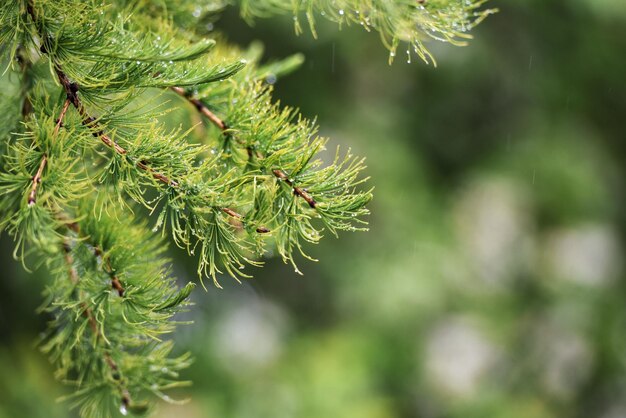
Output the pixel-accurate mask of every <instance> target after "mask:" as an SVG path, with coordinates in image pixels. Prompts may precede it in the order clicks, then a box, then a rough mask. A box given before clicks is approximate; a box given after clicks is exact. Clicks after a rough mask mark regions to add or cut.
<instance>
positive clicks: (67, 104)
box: [54, 99, 70, 138]
mask: <svg viewBox="0 0 626 418" xmlns="http://www.w3.org/2000/svg"><path fill="white" fill-rule="evenodd" d="M69 107H70V99H65V103H63V109H61V114H60V115H59V117H58V119H57V124H56V126H55V127H54V138H56V137H57V135H58V134H59V129H61V126H63V118H65V114H66V113H67V109H68V108H69Z"/></svg>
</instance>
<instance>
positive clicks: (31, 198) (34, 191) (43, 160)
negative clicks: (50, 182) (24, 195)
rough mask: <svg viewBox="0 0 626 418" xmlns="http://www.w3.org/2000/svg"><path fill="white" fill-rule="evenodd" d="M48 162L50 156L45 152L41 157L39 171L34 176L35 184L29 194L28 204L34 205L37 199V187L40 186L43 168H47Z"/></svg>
mask: <svg viewBox="0 0 626 418" xmlns="http://www.w3.org/2000/svg"><path fill="white" fill-rule="evenodd" d="M47 162H48V157H47V156H46V154H44V155H43V156H42V157H41V163H39V168H38V169H37V173H36V174H35V175H34V176H33V185H32V186H31V188H30V193H29V194H28V206H33V205H34V204H35V203H36V201H37V187H39V183H41V176H42V175H43V170H44V169H45V168H46V164H47Z"/></svg>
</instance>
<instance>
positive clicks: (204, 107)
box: [170, 87, 228, 131]
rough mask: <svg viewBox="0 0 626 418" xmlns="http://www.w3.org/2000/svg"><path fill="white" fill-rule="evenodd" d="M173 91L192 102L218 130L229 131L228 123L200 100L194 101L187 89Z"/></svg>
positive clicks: (176, 88)
mask: <svg viewBox="0 0 626 418" xmlns="http://www.w3.org/2000/svg"><path fill="white" fill-rule="evenodd" d="M170 88H171V89H172V90H173V91H175V92H176V93H178V94H179V95H181V96H183V97H184V98H185V99H187V100H188V101H189V102H191V103H192V104H193V105H194V106H195V107H196V109H197V110H198V112H200V113H202V114H203V115H204V116H206V117H207V119H209V120H210V121H211V122H212V123H213V124H214V125H215V126H217V127H218V128H220V129H221V130H222V131H225V130H226V129H228V125H226V123H225V122H224V121H223V120H221V119H220V118H218V117H217V115H215V113H213V112H211V111H210V110H209V108H208V107H207V105H205V104H204V103H202V102H201V101H200V100H198V99H194V98H193V97H191V96H190V95H189V94H188V93H187V92H186V91H185V89H183V88H181V87H170Z"/></svg>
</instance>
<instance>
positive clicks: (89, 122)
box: [26, 0, 269, 233]
mask: <svg viewBox="0 0 626 418" xmlns="http://www.w3.org/2000/svg"><path fill="white" fill-rule="evenodd" d="M26 9H27V12H28V14H29V15H30V16H31V18H32V20H33V22H34V24H35V26H36V27H37V31H38V33H39V36H40V37H41V38H42V39H44V38H45V34H44V33H43V29H42V27H41V24H40V22H39V20H38V18H37V15H36V14H35V10H34V7H33V1H32V0H28V4H27V8H26ZM41 51H42V52H43V53H47V51H46V50H45V48H44V46H43V45H42V48H41ZM52 61H53V62H52V63H53V65H54V69H55V71H56V73H57V77H58V79H59V82H60V83H61V85H62V86H63V89H64V90H65V93H66V95H67V100H68V101H69V102H71V103H72V104H73V105H74V107H75V108H76V110H77V111H78V113H79V114H80V116H81V118H82V124H83V125H85V126H86V127H88V128H91V129H94V131H93V135H94V136H95V137H98V138H100V140H101V141H102V142H103V143H104V144H105V145H107V146H108V147H109V148H112V149H113V150H115V152H116V153H117V154H119V155H127V153H128V152H127V150H126V149H125V148H124V147H122V146H121V145H119V144H118V143H116V142H115V141H114V140H113V139H112V138H111V137H110V136H108V135H107V134H106V133H105V132H104V130H103V129H102V128H101V127H100V126H99V125H98V122H97V120H96V118H94V117H92V116H91V115H89V113H88V112H87V110H86V109H85V106H84V105H83V103H82V101H81V100H80V98H79V97H78V94H77V93H78V85H77V84H76V83H73V82H71V81H70V79H69V78H68V77H67V75H66V74H65V73H64V72H63V69H62V68H61V66H60V65H59V63H58V62H55V61H54V60H52ZM173 89H175V90H174V91H176V92H177V93H179V94H181V91H182V93H184V90H182V89H180V88H179V87H174V88H173ZM176 89H178V90H176ZM179 90H180V91H179ZM188 100H195V99H191V98H188ZM197 102H198V104H197V105H196V108H197V109H198V110H199V111H200V112H201V113H202V114H203V115H205V116H206V117H207V118H209V119H210V120H211V122H213V123H214V124H217V126H218V127H219V128H220V129H222V130H226V129H227V128H228V127H227V126H226V124H225V123H224V122H222V121H221V120H220V119H219V118H217V116H215V115H214V114H213V113H212V112H211V111H210V110H209V109H208V108H207V107H206V106H204V104H202V103H201V102H200V101H197ZM192 103H193V101H192ZM135 164H136V166H137V167H138V168H139V169H141V170H143V171H145V172H147V173H150V174H151V175H152V177H153V178H155V179H157V180H159V181H160V182H162V183H165V184H167V185H168V186H171V187H178V186H179V183H178V181H176V180H173V179H170V178H169V177H167V176H166V175H165V174H163V173H159V172H157V171H154V170H153V169H152V168H151V167H150V166H148V162H146V161H144V160H142V161H138V162H136V163H135ZM224 209H226V211H225V213H228V214H231V213H234V214H236V212H235V211H233V210H231V209H228V208H222V210H223V211H224ZM231 216H233V215H231ZM233 217H234V218H236V219H241V218H242V216H241V215H239V216H233ZM257 232H259V233H267V232H269V229H267V228H265V227H259V228H257Z"/></svg>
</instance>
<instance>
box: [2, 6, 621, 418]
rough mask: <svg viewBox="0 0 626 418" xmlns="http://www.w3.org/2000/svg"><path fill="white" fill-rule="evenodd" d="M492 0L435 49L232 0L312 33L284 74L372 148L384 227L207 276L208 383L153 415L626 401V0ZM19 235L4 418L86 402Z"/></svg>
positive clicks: (7, 285) (203, 298) (201, 313)
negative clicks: (454, 39) (62, 357)
mask: <svg viewBox="0 0 626 418" xmlns="http://www.w3.org/2000/svg"><path fill="white" fill-rule="evenodd" d="M490 3H491V6H492V7H498V8H500V13H498V14H496V15H495V16H492V17H490V18H489V19H487V20H486V21H485V22H484V23H483V24H481V25H480V26H479V27H478V28H477V29H476V30H475V31H474V35H475V40H473V41H472V42H471V45H470V46H469V47H467V48H455V47H451V46H447V45H439V44H435V43H431V44H430V48H431V50H432V52H433V53H434V55H435V56H436V57H437V58H438V67H437V68H433V67H432V66H425V65H424V64H423V63H421V62H417V60H416V59H415V58H413V61H414V62H413V63H411V64H408V63H407V62H406V58H405V57H404V56H403V54H398V59H397V60H396V62H395V63H394V64H393V65H392V66H388V65H387V51H386V50H385V49H384V48H383V47H382V46H381V45H380V42H379V40H378V38H377V35H376V34H374V33H366V32H364V31H363V30H362V29H361V28H357V27H344V28H343V29H342V30H341V31H339V30H338V29H337V27H336V26H334V25H331V24H328V25H322V27H320V28H318V29H319V30H318V33H319V34H320V37H319V39H317V40H314V39H312V37H311V36H310V35H308V34H306V35H303V36H300V37H296V36H295V35H294V34H293V27H292V22H291V19H290V18H288V17H284V18H277V19H271V20H266V21H259V22H257V23H256V25H255V26H254V27H249V26H247V25H246V24H245V23H243V22H242V21H241V20H240V19H239V18H238V17H237V14H236V10H230V11H228V12H227V13H226V14H225V15H223V16H222V18H221V19H220V20H219V21H218V22H216V24H215V27H216V29H217V30H221V31H223V32H225V33H226V34H227V36H228V38H229V39H230V40H232V41H235V42H237V43H240V44H242V45H246V44H249V43H250V42H251V41H253V40H257V39H258V40H261V41H262V42H263V43H264V44H265V47H266V56H267V57H268V58H269V59H278V58H281V57H284V56H287V55H289V54H292V53H295V52H303V53H304V54H305V56H306V62H305V64H304V65H303V67H302V68H301V69H300V70H299V71H298V72H296V73H294V74H293V75H291V76H289V77H287V78H285V79H284V80H280V81H279V83H278V84H277V85H276V96H277V98H280V99H281V101H282V102H283V103H286V104H290V105H294V106H298V107H300V108H301V110H302V112H303V113H304V114H305V115H306V116H315V115H318V121H319V122H320V124H321V127H322V133H323V134H324V135H328V136H330V137H331V138H332V140H331V144H333V145H341V146H342V147H343V148H346V147H351V148H352V149H353V151H354V152H355V154H357V155H364V156H367V158H368V166H369V168H368V173H367V174H368V175H370V176H371V177H372V179H371V184H372V185H374V186H375V187H376V190H375V199H374V201H373V202H372V204H371V205H370V208H371V211H372V215H371V217H370V223H371V225H370V232H368V233H355V234H344V235H343V236H341V238H340V239H339V240H336V239H334V238H332V237H330V236H329V237H327V239H325V240H323V241H322V244H320V245H319V246H316V247H313V248H310V253H311V254H312V255H313V256H314V257H316V258H319V259H320V262H319V263H312V262H308V261H303V262H302V263H301V266H300V267H301V270H302V271H304V273H305V276H304V277H300V276H298V275H296V274H295V273H294V272H293V270H292V269H291V268H290V267H289V266H286V265H283V264H282V263H281V262H280V261H279V260H275V259H272V260H268V262H267V266H266V267H265V268H264V269H260V270H258V271H257V272H256V274H255V276H256V278H255V279H253V280H251V281H247V282H245V283H244V284H243V285H237V284H236V283H235V282H234V281H232V280H229V279H227V278H224V279H223V280H222V284H223V285H224V286H225V289H224V290H218V289H216V288H212V287H211V288H209V289H208V292H204V291H202V290H197V291H196V292H194V294H193V300H194V302H195V303H196V304H195V306H194V307H193V308H192V310H191V311H190V312H189V313H188V314H187V316H186V317H184V318H181V319H193V320H194V322H195V323H194V324H193V325H191V326H183V327H180V329H179V332H178V333H177V335H175V336H174V338H175V339H176V340H177V346H178V349H179V350H180V351H187V350H190V351H192V352H193V353H194V355H195V357H196V361H195V363H194V366H193V367H192V368H191V369H190V370H188V371H186V373H185V374H184V376H183V378H186V379H191V380H193V382H194V384H193V386H191V387H190V388H188V389H186V390H185V391H183V392H181V393H178V394H177V395H179V396H180V397H183V398H184V397H187V396H189V397H191V401H190V402H188V403H186V404H185V405H183V406H172V405H167V404H163V405H162V406H160V408H159V409H158V411H157V414H156V417H158V418H164V417H172V416H180V417H185V418H199V417H228V418H230V417H232V418H248V417H250V418H265V417H267V418H270V417H271V418H282V417H285V418H287V417H298V418H330V417H337V418H339V417H341V418H353V417H354V418H357V417H358V418H387V417H464V418H467V417H486V416H497V417H539V418H542V417H590V416H593V417H603V418H617V417H626V373H625V371H626V304H625V301H626V273H625V270H624V267H625V266H624V261H625V260H624V244H625V242H624V238H625V233H626V217H625V216H624V212H625V211H624V191H625V190H626V188H625V187H624V179H625V175H624V174H625V171H626V165H625V163H626V152H625V151H626V133H625V122H626V3H624V1H623V0H602V1H600V0H553V1H549V2H548V1H545V0H528V1H525V2H515V1H510V2H504V1H492V2H490ZM333 152H334V150H332V149H329V151H328V155H327V157H328V158H331V157H332V154H333ZM1 243H2V251H1V253H0V263H1V266H2V273H0V276H1V277H2V279H1V280H0V341H1V345H0V418H22V417H25V418H37V417H47V418H55V417H67V416H73V415H72V414H68V412H67V407H68V405H67V404H64V403H60V404H59V403H57V402H56V401H55V399H56V398H57V397H58V396H60V395H62V394H63V393H65V391H66V388H64V387H62V386H61V385H60V384H59V383H57V382H55V381H54V379H53V377H52V374H53V372H52V370H51V368H50V366H49V365H48V361H47V359H46V358H44V356H43V355H42V354H41V353H40V352H39V351H38V350H37V348H36V341H37V337H38V334H39V333H40V332H41V331H42V330H43V329H44V328H45V318H42V317H41V316H38V315H37V314H36V313H35V310H36V308H37V306H38V305H39V304H40V303H41V296H40V294H41V291H42V289H43V287H44V286H45V284H46V280H47V279H46V273H45V271H38V272H36V273H34V274H27V273H25V272H24V271H23V269H22V267H21V266H20V265H19V263H18V262H15V261H13V260H12V258H11V250H12V246H13V244H12V243H11V242H9V241H8V240H7V237H6V236H5V237H3V238H2V242H1ZM172 256H173V257H175V258H176V262H175V263H176V264H175V265H176V274H177V276H178V277H179V278H180V279H181V281H182V282H185V281H187V280H193V279H194V278H195V262H194V261H193V260H189V259H186V258H185V257H184V255H183V254H182V253H181V252H179V251H176V250H172Z"/></svg>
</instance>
